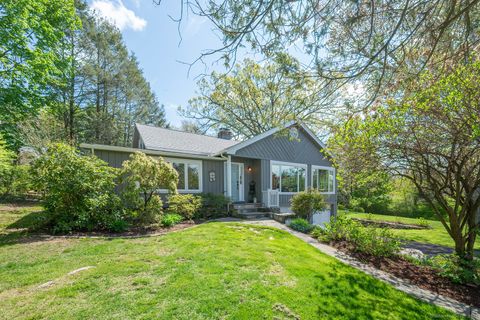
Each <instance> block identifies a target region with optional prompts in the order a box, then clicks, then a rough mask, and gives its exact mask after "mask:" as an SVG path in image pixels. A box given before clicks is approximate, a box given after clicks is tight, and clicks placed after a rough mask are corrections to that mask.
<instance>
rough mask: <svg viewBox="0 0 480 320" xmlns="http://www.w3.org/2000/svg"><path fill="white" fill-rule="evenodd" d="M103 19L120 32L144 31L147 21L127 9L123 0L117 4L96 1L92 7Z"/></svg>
mask: <svg viewBox="0 0 480 320" xmlns="http://www.w3.org/2000/svg"><path fill="white" fill-rule="evenodd" d="M90 7H91V8H92V9H93V10H95V11H96V12H97V13H98V14H100V15H101V16H102V17H104V18H106V19H107V20H109V21H111V22H113V23H114V24H115V25H116V26H117V27H118V28H119V29H120V30H124V29H128V28H130V29H133V30H135V31H141V30H143V29H144V28H145V27H146V25H147V21H146V20H145V19H142V18H140V17H139V16H137V15H136V14H135V12H133V11H132V10H130V9H128V8H127V7H125V5H124V4H123V2H122V1H121V0H117V1H116V2H114V1H110V0H94V1H93V2H92V4H91V6H90Z"/></svg>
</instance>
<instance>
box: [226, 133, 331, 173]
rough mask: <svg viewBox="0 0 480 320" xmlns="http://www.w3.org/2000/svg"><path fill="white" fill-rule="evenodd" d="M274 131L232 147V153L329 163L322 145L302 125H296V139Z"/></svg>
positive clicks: (242, 155)
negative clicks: (241, 145)
mask: <svg viewBox="0 0 480 320" xmlns="http://www.w3.org/2000/svg"><path fill="white" fill-rule="evenodd" d="M287 128H288V127H287ZM276 133H278V131H277V132H275V133H272V134H270V135H266V136H263V137H262V138H261V139H259V140H256V141H254V142H253V143H250V144H246V145H244V146H243V147H240V148H239V149H236V148H235V147H234V148H232V149H236V150H234V151H235V153H234V155H235V156H240V157H247V158H257V159H269V160H277V161H284V162H294V163H307V164H316V165H326V166H330V165H331V161H330V159H329V158H328V156H326V155H325V154H324V152H322V151H323V150H324V148H323V145H321V144H320V143H319V142H318V141H317V139H315V138H314V137H313V136H312V134H311V132H309V131H307V130H305V128H304V127H303V126H301V125H298V138H296V139H292V138H289V137H288V136H286V135H284V134H276ZM227 153H228V152H227ZM232 154H233V153H232Z"/></svg>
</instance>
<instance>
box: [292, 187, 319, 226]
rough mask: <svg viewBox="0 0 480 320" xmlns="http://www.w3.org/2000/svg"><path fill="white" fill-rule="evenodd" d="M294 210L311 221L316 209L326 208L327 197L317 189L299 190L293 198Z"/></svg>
mask: <svg viewBox="0 0 480 320" xmlns="http://www.w3.org/2000/svg"><path fill="white" fill-rule="evenodd" d="M291 205H292V211H293V212H294V213H295V214H296V215H297V216H299V217H300V218H304V219H307V220H309V221H310V219H311V217H312V215H313V214H314V213H315V212H316V211H321V210H324V209H325V207H326V202H325V197H324V195H323V194H321V193H320V192H318V191H317V190H315V189H310V190H307V191H303V192H299V193H297V194H295V195H294V196H293V198H292V203H291Z"/></svg>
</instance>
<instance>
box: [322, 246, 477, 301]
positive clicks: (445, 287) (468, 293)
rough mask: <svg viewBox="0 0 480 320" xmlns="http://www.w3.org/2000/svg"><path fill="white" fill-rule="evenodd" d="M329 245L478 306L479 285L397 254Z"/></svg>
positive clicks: (458, 299)
mask: <svg viewBox="0 0 480 320" xmlns="http://www.w3.org/2000/svg"><path fill="white" fill-rule="evenodd" d="M329 245H331V246H333V247H335V248H337V249H338V250H340V251H342V252H345V253H348V254H349V255H350V256H352V257H354V258H356V259H358V260H360V261H362V262H364V263H366V264H368V265H371V266H373V267H375V268H377V269H379V270H382V271H385V272H388V273H390V274H392V275H394V276H396V277H398V278H402V279H406V280H409V281H410V282H411V283H413V284H415V285H417V286H419V287H420V288H423V289H426V290H429V291H431V292H435V293H437V294H440V295H443V296H446V297H450V298H452V299H455V300H457V301H460V302H463V303H465V304H468V305H473V306H476V307H480V287H479V286H476V285H463V284H457V283H454V282H452V281H451V280H450V279H448V278H446V277H443V276H441V275H439V273H438V270H435V269H433V268H431V267H428V266H422V265H417V264H414V263H412V262H410V261H408V260H406V259H404V258H402V257H399V256H394V257H389V258H387V257H376V256H373V255H369V254H365V253H361V252H357V251H355V248H354V247H353V245H352V244H350V243H348V242H347V241H334V242H330V243H329Z"/></svg>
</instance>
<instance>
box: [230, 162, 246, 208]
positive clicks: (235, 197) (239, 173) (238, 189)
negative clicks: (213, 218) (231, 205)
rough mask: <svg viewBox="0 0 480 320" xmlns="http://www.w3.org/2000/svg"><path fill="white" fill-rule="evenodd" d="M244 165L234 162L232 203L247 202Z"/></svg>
mask: <svg viewBox="0 0 480 320" xmlns="http://www.w3.org/2000/svg"><path fill="white" fill-rule="evenodd" d="M243 173H244V172H243V163H234V162H232V179H231V180H230V181H231V183H232V201H233V202H239V201H245V198H244V190H245V189H244V187H243V181H244V179H243V178H244V177H243Z"/></svg>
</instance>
